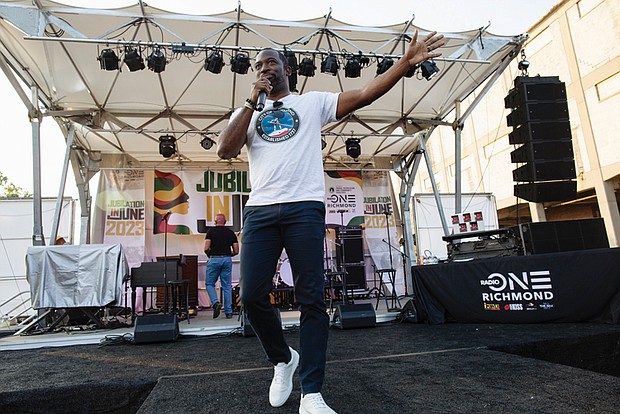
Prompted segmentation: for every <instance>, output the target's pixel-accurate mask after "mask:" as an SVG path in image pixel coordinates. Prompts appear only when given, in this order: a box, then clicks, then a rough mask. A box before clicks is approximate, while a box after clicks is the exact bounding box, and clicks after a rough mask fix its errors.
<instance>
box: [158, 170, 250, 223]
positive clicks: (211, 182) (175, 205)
mask: <svg viewBox="0 0 620 414" xmlns="http://www.w3.org/2000/svg"><path fill="white" fill-rule="evenodd" d="M153 186H154V192H153V234H159V233H164V232H165V231H166V226H167V231H168V233H174V234H197V233H206V231H207V229H208V227H210V226H213V220H214V219H215V216H216V215H217V214H220V213H222V214H224V215H225V216H226V220H227V223H226V224H227V226H231V229H232V230H233V231H235V232H238V231H241V229H242V227H243V223H242V214H241V211H242V207H243V205H245V203H246V201H247V199H248V195H249V193H250V183H249V180H248V173H247V171H231V172H226V173H225V172H218V171H204V172H201V171H175V172H174V173H172V172H163V171H157V170H156V171H155V177H154V182H153ZM168 213H170V214H169V215H168V216H167V217H166V214H168ZM164 218H166V219H164Z"/></svg>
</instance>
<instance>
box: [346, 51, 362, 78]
mask: <svg viewBox="0 0 620 414" xmlns="http://www.w3.org/2000/svg"><path fill="white" fill-rule="evenodd" d="M361 74H362V64H361V63H360V60H359V59H358V58H357V57H356V56H352V57H350V58H348V59H347V63H346V64H345V65H344V77H345V78H359V77H360V75H361Z"/></svg>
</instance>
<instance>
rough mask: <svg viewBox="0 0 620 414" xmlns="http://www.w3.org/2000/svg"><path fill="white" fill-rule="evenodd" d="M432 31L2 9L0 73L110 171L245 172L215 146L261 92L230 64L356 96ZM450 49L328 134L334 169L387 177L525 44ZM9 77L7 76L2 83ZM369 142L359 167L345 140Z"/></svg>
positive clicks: (464, 44) (517, 39) (454, 36)
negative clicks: (268, 61)
mask: <svg viewBox="0 0 620 414" xmlns="http://www.w3.org/2000/svg"><path fill="white" fill-rule="evenodd" d="M416 29H419V31H420V35H421V36H424V35H426V34H427V33H428V30H425V29H422V28H417V27H416V26H414V25H413V23H412V22H411V21H408V22H404V23H402V24H399V25H393V26H387V27H361V26H352V25H349V24H346V23H343V22H342V21H338V20H336V19H335V18H333V17H332V16H331V15H330V14H327V15H326V16H324V17H321V18H316V19H312V20H305V21H296V22H291V21H288V22H285V21H274V20H269V19H265V18H261V17H257V16H253V15H249V14H247V13H245V12H243V10H242V9H239V10H235V11H231V12H228V13H224V14H219V15H210V16H206V15H184V14H175V13H172V12H168V11H164V10H159V9H156V8H153V7H150V6H147V5H146V4H145V3H143V2H139V3H137V4H135V5H134V6H131V7H126V8H121V9H114V10H97V9H84V8H75V7H71V6H66V5H61V4H59V3H55V2H52V1H43V0H34V1H32V0H27V1H12V2H0V63H2V66H3V69H4V70H5V73H7V75H8V74H9V73H8V72H12V73H14V74H15V75H16V76H17V77H19V78H21V80H22V81H23V82H24V83H25V84H26V85H27V86H28V87H29V88H31V89H36V90H37V92H38V97H39V99H40V102H41V103H40V106H41V114H42V115H43V116H52V117H54V118H55V119H56V120H57V121H58V122H59V123H60V124H61V125H62V127H63V129H64V130H65V132H66V131H69V130H71V129H74V130H75V138H74V140H73V143H72V144H73V148H74V149H76V150H77V151H83V152H86V153H89V154H90V159H91V160H93V159H97V160H98V159H101V162H100V165H99V166H100V167H115V168H151V167H157V168H176V167H184V168H185V167H191V166H196V167H200V168H237V167H238V168H245V166H246V154H245V150H243V151H242V152H241V154H240V155H239V156H238V157H237V158H236V159H234V160H230V161H228V160H220V159H218V157H217V155H216V153H215V149H214V148H212V149H210V150H205V149H203V147H202V146H201V145H200V141H201V140H202V139H203V138H204V137H209V138H211V139H213V140H215V141H217V135H218V132H219V131H221V130H222V129H223V128H224V127H225V125H226V124H227V120H228V118H229V116H230V114H231V113H232V111H233V110H234V108H236V107H239V106H241V105H243V103H244V101H245V99H246V98H247V97H248V94H249V91H250V85H251V83H252V82H253V81H254V79H255V76H254V75H255V74H254V72H252V69H250V71H249V72H248V74H246V75H239V74H235V73H233V72H231V70H230V62H229V61H230V58H231V56H233V55H234V54H236V53H237V52H238V51H245V52H247V53H248V54H249V56H250V58H251V59H253V58H254V57H255V56H256V53H257V51H258V50H260V49H261V48H263V47H273V48H276V49H284V48H286V49H288V50H291V51H293V52H296V53H295V54H296V57H297V60H298V62H300V61H301V60H302V59H303V58H304V57H310V58H314V62H315V65H316V66H317V70H316V75H315V76H314V77H307V78H306V77H304V76H299V77H298V84H297V89H298V90H299V92H300V93H303V92H304V91H309V90H321V91H334V92H337V91H341V90H347V89H351V88H357V87H360V86H362V85H364V84H365V83H367V82H368V81H369V79H371V78H372V77H374V76H376V69H377V62H378V61H380V60H381V59H382V58H383V57H384V56H386V55H389V56H393V57H394V58H397V57H398V56H399V55H400V54H402V52H403V50H404V48H405V47H406V45H407V43H408V42H409V39H410V37H411V36H412V35H413V33H414V31H415V30H416ZM444 35H445V37H446V46H445V47H443V48H442V52H443V56H442V58H440V59H437V61H436V64H437V66H438V67H439V69H440V72H439V73H438V74H437V75H436V76H435V77H433V78H432V79H431V80H430V81H427V80H425V79H424V78H422V76H421V74H420V73H419V72H418V73H416V74H415V75H414V76H413V77H411V78H405V79H403V80H402V81H401V82H400V83H399V84H398V85H397V86H395V87H394V88H393V89H392V90H391V91H390V92H389V93H388V94H386V95H385V96H384V97H382V98H381V99H379V100H378V101H376V102H375V103H373V104H372V105H370V106H368V107H366V108H363V109H361V110H359V111H357V112H356V113H354V114H352V115H350V116H349V117H347V118H345V119H343V120H341V121H339V122H336V123H334V124H331V125H328V126H326V127H325V128H324V133H325V136H324V139H325V141H326V143H327V145H326V147H325V149H324V150H323V155H324V160H325V168H326V169H335V168H336V169H344V168H353V169H361V168H364V169H372V168H377V169H392V166H393V163H394V162H395V161H398V160H400V159H402V158H403V157H405V156H406V155H407V154H410V153H411V152H412V151H415V150H416V149H417V148H418V140H417V138H416V136H415V135H414V133H415V132H417V131H420V130H422V129H425V128H427V127H429V126H431V125H436V124H437V123H438V121H439V123H441V122H444V121H445V120H446V118H447V115H448V114H449V113H450V111H452V110H453V109H454V107H455V102H457V101H462V100H463V99H464V98H465V97H466V96H468V95H469V94H470V93H472V92H473V91H474V90H475V89H476V88H478V87H479V86H480V85H482V84H483V83H484V82H485V81H486V80H487V79H489V77H490V76H491V75H493V74H494V73H495V72H496V71H498V70H503V68H505V67H506V65H507V63H508V61H510V60H511V59H512V58H514V57H515V56H516V55H517V53H516V52H517V51H518V50H519V49H520V47H521V45H522V43H523V42H524V40H525V37H524V36H514V37H511V36H496V35H492V34H490V33H487V32H486V31H485V30H484V28H481V29H478V30H472V31H467V32H461V33H444ZM127 46H132V47H137V48H138V49H139V50H140V51H141V53H142V56H143V57H144V58H146V57H147V56H148V55H150V53H151V52H152V50H153V49H156V48H160V50H162V51H165V54H166V56H167V61H168V62H167V65H166V67H165V70H164V71H163V72H161V73H154V72H152V71H150V70H148V69H145V70H141V71H135V72H130V71H129V70H128V68H127V66H125V65H124V64H122V59H123V57H124V55H125V47H127ZM106 48H110V49H113V50H114V51H115V52H116V53H117V55H118V56H119V58H120V59H121V70H120V71H105V70H102V69H101V68H100V62H99V61H98V60H97V57H98V56H99V54H100V52H101V51H102V50H103V49H106ZM216 49H217V50H220V52H221V53H222V54H223V55H224V61H225V63H226V66H224V68H223V70H222V72H221V73H219V74H214V73H211V72H208V71H206V70H205V69H204V61H205V57H206V56H207V55H208V54H210V53H211V52H212V51H213V50H216ZM329 52H333V53H335V54H336V55H337V56H338V57H339V59H340V70H339V71H338V74H337V75H336V76H332V75H330V74H327V73H321V72H320V63H321V60H322V59H323V58H324V57H325V56H326V55H327V54H328V53H329ZM359 53H362V54H364V55H365V56H368V57H370V63H369V65H368V66H366V67H364V68H362V72H361V77H359V78H346V77H345V76H344V70H343V67H344V63H345V62H346V58H347V57H348V56H350V55H354V54H359ZM7 68H10V70H7ZM161 135H172V136H174V137H175V138H176V140H177V151H178V152H177V154H176V155H175V156H173V157H170V158H168V159H165V158H164V157H162V155H160V154H159V137H160V136H161ZM349 137H356V138H360V139H361V148H362V155H361V156H360V157H359V159H358V160H353V159H352V158H350V157H348V156H347V155H346V151H345V140H346V139H347V138H349Z"/></svg>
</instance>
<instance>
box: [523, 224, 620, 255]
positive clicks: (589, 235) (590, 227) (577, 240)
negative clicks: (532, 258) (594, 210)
mask: <svg viewBox="0 0 620 414" xmlns="http://www.w3.org/2000/svg"><path fill="white" fill-rule="evenodd" d="M513 229H514V231H515V233H516V234H518V235H519V236H520V239H521V243H522V245H523V251H524V253H525V254H543V253H557V252H570V251H575V250H588V249H600V248H608V247H609V241H608V239H607V232H606V231H605V223H604V221H603V219H602V218H600V217H598V218H590V219H579V220H560V221H545V222H540V223H526V224H520V225H518V226H516V227H514V228H513Z"/></svg>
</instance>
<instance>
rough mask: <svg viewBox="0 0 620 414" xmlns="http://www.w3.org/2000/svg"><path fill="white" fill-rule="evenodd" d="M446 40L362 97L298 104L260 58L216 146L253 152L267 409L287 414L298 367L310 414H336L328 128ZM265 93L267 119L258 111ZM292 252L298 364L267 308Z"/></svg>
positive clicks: (284, 71)
mask: <svg viewBox="0 0 620 414" xmlns="http://www.w3.org/2000/svg"><path fill="white" fill-rule="evenodd" d="M442 38H443V36H441V35H437V34H436V33H435V32H433V33H430V34H429V35H428V36H426V37H425V38H424V39H423V40H418V34H417V32H416V33H415V35H414V36H413V38H412V40H411V43H410V45H409V47H408V48H407V51H406V52H405V54H404V55H403V57H402V58H401V59H400V60H399V61H398V62H397V63H396V64H394V65H393V66H392V67H391V68H390V69H389V70H388V71H386V72H385V73H383V74H381V75H379V76H377V77H376V78H374V79H373V80H372V81H371V82H370V83H368V85H366V86H365V87H363V88H361V89H355V90H351V91H345V92H342V93H339V94H337V93H328V92H308V93H305V94H303V95H292V94H291V92H290V89H289V84H288V76H289V75H290V74H291V72H290V70H291V69H290V67H289V66H287V60H286V58H284V56H282V54H280V53H279V52H278V51H276V50H273V49H264V50H262V51H261V52H260V53H259V54H258V55H257V56H256V63H255V67H254V69H255V71H256V76H257V81H256V82H255V83H254V84H253V87H252V92H251V97H250V98H248V99H247V100H246V103H245V105H244V107H242V108H239V109H237V110H236V111H235V113H234V114H233V115H232V116H231V119H230V122H229V124H228V126H227V127H226V128H225V129H224V130H223V131H222V133H221V134H220V137H219V140H218V155H219V156H220V157H221V158H224V159H230V158H234V157H236V156H237V155H238V154H239V151H241V148H242V147H243V145H246V146H247V150H248V160H249V166H250V183H251V187H252V191H251V193H250V197H249V199H248V202H247V203H246V205H245V207H244V209H243V238H242V246H243V248H242V249H241V258H240V261H241V302H242V304H243V307H244V309H245V312H246V314H247V317H248V319H249V321H250V323H251V325H252V328H253V329H254V331H255V332H256V335H257V336H258V339H259V340H260V342H261V344H262V346H263V348H264V350H265V353H266V354H267V358H268V360H269V361H270V362H271V363H273V364H274V376H273V380H272V382H271V386H270V388H269V402H270V404H271V405H272V406H274V407H280V406H282V405H284V403H285V402H286V401H287V399H288V397H289V395H290V393H291V390H292V389H293V382H292V380H293V375H294V373H295V370H296V368H297V366H298V365H299V381H300V384H301V392H302V398H301V402H300V406H299V412H300V413H303V414H306V413H308V414H314V413H334V411H333V410H332V409H331V408H330V407H329V406H327V404H325V402H324V400H323V397H322V396H321V388H322V386H323V379H324V374H325V354H326V350H327V336H328V331H329V316H328V315H327V312H326V306H325V298H324V286H323V283H324V282H323V281H324V276H323V272H324V270H323V238H324V236H325V205H324V198H325V182H324V176H323V161H322V154H321V128H322V127H323V126H324V125H326V124H328V123H330V122H333V121H336V120H338V119H341V118H342V117H344V116H346V115H348V114H349V113H351V112H353V111H355V110H357V109H359V108H362V107H364V106H366V105H369V104H371V103H372V102H373V101H375V100H376V99H377V98H379V97H381V96H382V95H384V94H385V93H386V92H387V91H389V90H390V89H391V88H392V87H393V86H394V85H395V84H396V83H397V82H398V81H399V80H400V79H401V78H402V77H403V76H404V75H405V73H407V71H408V70H409V69H410V68H411V67H412V66H414V65H417V64H419V63H420V62H422V61H424V60H426V59H431V58H434V57H438V56H440V55H441V54H440V53H435V52H434V50H435V49H437V48H439V47H441V46H442V45H443V44H444V42H443V41H442ZM261 92H264V93H265V94H266V95H267V100H266V103H265V109H264V110H263V111H257V110H256V105H257V102H258V99H259V95H260V93H261ZM282 248H284V249H286V253H287V255H288V258H289V260H290V263H291V268H292V270H293V278H294V284H295V299H296V301H297V303H298V304H299V310H300V312H301V317H300V329H299V351H300V352H299V354H298V353H297V352H296V351H295V350H294V349H292V348H290V347H289V346H288V345H287V343H286V340H285V339H284V335H283V332H282V326H281V323H280V321H279V318H278V316H277V314H276V311H275V310H274V308H273V307H272V305H271V302H270V300H269V292H270V290H271V289H272V288H273V285H272V278H273V275H274V273H275V270H276V266H277V263H278V258H279V256H280V253H281V252H282Z"/></svg>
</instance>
